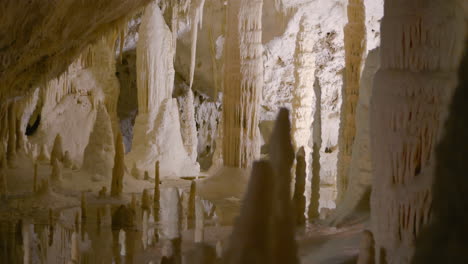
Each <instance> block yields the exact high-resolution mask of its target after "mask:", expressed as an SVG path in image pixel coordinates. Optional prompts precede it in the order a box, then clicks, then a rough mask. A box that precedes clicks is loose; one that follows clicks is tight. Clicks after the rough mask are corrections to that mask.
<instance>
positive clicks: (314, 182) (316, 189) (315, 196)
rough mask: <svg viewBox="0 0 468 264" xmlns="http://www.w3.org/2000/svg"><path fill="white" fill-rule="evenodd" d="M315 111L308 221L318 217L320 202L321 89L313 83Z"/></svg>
mask: <svg viewBox="0 0 468 264" xmlns="http://www.w3.org/2000/svg"><path fill="white" fill-rule="evenodd" d="M314 91H315V113H314V121H313V122H312V139H313V145H312V151H313V152H312V164H311V165H312V179H311V181H310V183H311V184H310V187H311V191H310V203H309V208H308V213H307V214H308V217H309V221H313V220H315V219H317V218H318V217H319V202H320V149H321V148H322V91H321V88H320V85H315V84H314Z"/></svg>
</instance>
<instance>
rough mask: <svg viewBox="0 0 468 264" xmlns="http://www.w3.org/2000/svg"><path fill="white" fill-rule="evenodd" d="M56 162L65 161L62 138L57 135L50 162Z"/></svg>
mask: <svg viewBox="0 0 468 264" xmlns="http://www.w3.org/2000/svg"><path fill="white" fill-rule="evenodd" d="M54 160H57V161H60V162H62V161H63V148H62V136H61V135H60V134H57V135H56V136H55V140H54V145H53V147H52V152H50V162H51V164H52V162H53V161H54Z"/></svg>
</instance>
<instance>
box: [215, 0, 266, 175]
mask: <svg viewBox="0 0 468 264" xmlns="http://www.w3.org/2000/svg"><path fill="white" fill-rule="evenodd" d="M262 6H263V1H262V0H254V1H253V0H239V1H228V3H227V29H226V30H227V33H226V41H225V43H226V47H225V48H224V50H225V54H224V58H225V63H224V75H225V78H224V95H223V121H222V124H223V133H224V135H223V147H222V150H223V161H224V165H225V166H229V167H237V168H247V167H250V166H251V164H252V162H253V161H254V160H255V159H257V158H259V156H260V135H259V129H258V122H259V112H260V110H259V107H260V100H261V96H262V87H263V58H262V54H263V46H262Z"/></svg>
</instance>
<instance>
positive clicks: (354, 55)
mask: <svg viewBox="0 0 468 264" xmlns="http://www.w3.org/2000/svg"><path fill="white" fill-rule="evenodd" d="M344 44H345V87H344V89H343V94H342V97H343V102H342V105H341V122H340V136H339V139H338V145H339V148H340V149H339V154H338V164H337V166H338V168H337V189H338V197H337V200H338V202H339V201H340V200H341V199H342V198H343V195H344V192H345V191H346V188H347V186H348V181H349V179H348V177H349V167H350V164H351V155H352V150H353V143H354V137H355V136H356V107H357V103H358V99H359V88H360V80H361V70H362V66H363V61H364V60H363V59H364V55H365V52H366V24H365V7H364V1H363V0H349V1H348V24H347V25H346V26H345V28H344Z"/></svg>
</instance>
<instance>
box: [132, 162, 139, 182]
mask: <svg viewBox="0 0 468 264" xmlns="http://www.w3.org/2000/svg"><path fill="white" fill-rule="evenodd" d="M131 174H132V176H133V178H135V179H138V180H139V179H141V173H140V170H138V168H137V166H136V163H133V167H132V171H131Z"/></svg>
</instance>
